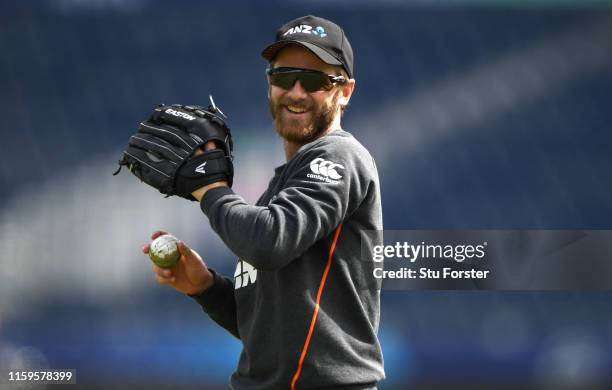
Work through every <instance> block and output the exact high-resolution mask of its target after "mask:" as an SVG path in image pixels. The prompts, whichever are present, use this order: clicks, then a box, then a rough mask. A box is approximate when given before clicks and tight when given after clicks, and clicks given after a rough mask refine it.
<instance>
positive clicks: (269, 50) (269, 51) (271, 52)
mask: <svg viewBox="0 0 612 390" xmlns="http://www.w3.org/2000/svg"><path fill="white" fill-rule="evenodd" d="M287 45H300V46H303V47H305V48H306V49H308V50H310V51H311V52H312V53H313V54H314V55H316V56H317V57H319V58H320V59H321V61H323V62H325V63H326V64H329V65H340V66H342V62H340V61H339V60H337V59H336V58H335V57H334V56H332V55H331V54H329V53H328V52H327V51H325V50H323V49H321V48H320V47H319V46H317V45H315V44H313V43H310V42H301V41H278V42H274V43H273V44H271V45H270V46H268V47H266V48H265V49H263V51H262V52H261V56H262V57H263V58H265V59H266V60H268V61H271V60H272V59H273V58H274V57H275V56H276V54H277V53H278V52H279V51H280V50H281V49H282V48H284V47H285V46H287Z"/></svg>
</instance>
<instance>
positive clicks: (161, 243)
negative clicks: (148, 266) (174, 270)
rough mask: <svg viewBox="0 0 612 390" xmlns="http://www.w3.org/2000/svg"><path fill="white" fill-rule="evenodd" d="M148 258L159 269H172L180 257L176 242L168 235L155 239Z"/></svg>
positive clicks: (174, 238)
mask: <svg viewBox="0 0 612 390" xmlns="http://www.w3.org/2000/svg"><path fill="white" fill-rule="evenodd" d="M149 257H150V258H151V260H152V261H153V262H154V263H155V264H156V265H157V266H159V267H162V268H170V267H173V266H174V265H175V264H176V263H177V262H178V260H179V258H180V257H181V254H180V252H179V250H178V240H177V239H176V237H174V236H172V235H170V234H164V235H163V236H159V237H157V238H156V239H155V240H153V242H152V243H151V247H150V248H149Z"/></svg>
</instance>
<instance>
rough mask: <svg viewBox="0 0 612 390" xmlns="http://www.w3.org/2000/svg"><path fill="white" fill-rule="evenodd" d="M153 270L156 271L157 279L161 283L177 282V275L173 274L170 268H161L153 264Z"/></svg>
mask: <svg viewBox="0 0 612 390" xmlns="http://www.w3.org/2000/svg"><path fill="white" fill-rule="evenodd" d="M152 268H153V272H154V273H155V280H157V282H158V283H159V284H172V283H174V282H176V277H174V275H173V274H172V271H171V270H170V269H168V268H161V267H158V266H156V265H155V264H153V267H152Z"/></svg>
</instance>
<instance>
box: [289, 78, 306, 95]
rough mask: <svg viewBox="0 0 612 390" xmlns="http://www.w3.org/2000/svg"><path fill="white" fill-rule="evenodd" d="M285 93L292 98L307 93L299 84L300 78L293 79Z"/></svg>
mask: <svg viewBox="0 0 612 390" xmlns="http://www.w3.org/2000/svg"><path fill="white" fill-rule="evenodd" d="M287 95H288V96H289V97H291V98H293V99H303V98H305V97H306V96H307V95H308V93H307V92H306V90H305V89H304V87H302V84H300V80H295V83H294V84H293V86H292V87H291V88H290V89H289V90H288V91H287Z"/></svg>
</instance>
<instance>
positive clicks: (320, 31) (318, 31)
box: [312, 26, 327, 38]
mask: <svg viewBox="0 0 612 390" xmlns="http://www.w3.org/2000/svg"><path fill="white" fill-rule="evenodd" d="M312 33H313V34H317V35H318V36H320V37H321V38H325V37H326V36H327V33H326V32H325V29H324V28H323V27H321V26H317V27H315V29H314V30H313V31H312Z"/></svg>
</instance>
